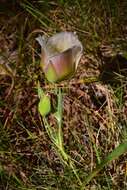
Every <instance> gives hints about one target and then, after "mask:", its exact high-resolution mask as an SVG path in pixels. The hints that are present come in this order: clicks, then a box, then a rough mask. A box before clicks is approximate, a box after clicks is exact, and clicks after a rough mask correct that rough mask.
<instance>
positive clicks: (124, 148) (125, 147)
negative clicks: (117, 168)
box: [81, 141, 127, 190]
mask: <svg viewBox="0 0 127 190" xmlns="http://www.w3.org/2000/svg"><path fill="white" fill-rule="evenodd" d="M125 152H127V141H125V142H123V143H121V144H120V145H119V146H118V147H117V148H115V150H113V151H112V152H111V153H110V154H109V155H108V156H107V158H106V159H105V160H104V161H103V162H102V163H101V164H99V165H98V166H97V168H96V169H95V170H94V171H93V172H91V173H90V174H89V175H88V177H87V178H86V180H85V182H84V183H83V185H82V188H81V189H82V190H83V189H84V188H85V185H86V184H88V183H89V182H90V181H91V180H92V179H93V178H94V177H95V176H96V175H97V174H98V173H99V172H100V171H101V170H102V169H103V168H104V167H105V166H106V165H107V164H108V163H109V162H111V161H113V160H115V159H117V158H118V157H119V156H121V155H122V154H124V153H125Z"/></svg>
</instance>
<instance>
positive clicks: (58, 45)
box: [36, 32, 83, 82]
mask: <svg viewBox="0 0 127 190" xmlns="http://www.w3.org/2000/svg"><path fill="white" fill-rule="evenodd" d="M36 40H37V41H38V42H39V44H40V45H41V67H42V69H43V71H44V73H45V76H46V78H47V79H48V81H50V82H59V81H62V80H65V79H68V78H70V77H72V76H73V75H74V73H75V71H76V69H77V66H78V63H79V60H80V58H81V55H82V52H83V47H82V44H81V42H80V41H79V40H78V38H77V36H76V34H74V33H72V32H60V33H58V34H55V35H54V36H52V37H50V38H48V39H47V38H46V37H44V36H39V37H38V38H36Z"/></svg>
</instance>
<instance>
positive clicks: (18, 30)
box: [0, 0, 127, 190]
mask: <svg viewBox="0 0 127 190" xmlns="http://www.w3.org/2000/svg"><path fill="white" fill-rule="evenodd" d="M126 10H127V3H126V2H124V1H123V2H122V3H121V2H120V1H118V0H117V1H112V2H111V1H106V0H101V1H99V2H98V1H95V2H94V3H93V2H92V3H91V1H90V0H88V1H83V0H81V1H79V0H75V1H74V2H73V5H72V2H71V1H60V0H59V1H36V2H35V1H31V2H28V1H26V0H22V1H20V2H19V1H12V2H10V3H9V2H8V1H7V0H3V1H2V3H1V7H0V189H2V190H5V189H6V190H17V189H27V190H28V189H34V190H35V189H38V190H40V189H47V190H49V189H51V190H53V189H54V190H55V189H58V190H64V189H69V190H72V189H75V190H78V189H81V187H82V186H83V184H85V180H86V177H87V176H88V174H89V173H90V172H93V171H94V169H95V168H96V167H97V166H98V164H100V163H103V160H104V159H105V158H107V156H108V155H109V153H111V152H112V151H113V150H115V148H116V147H118V146H119V145H120V144H121V143H123V142H125V141H126V139H127V103H126V99H127V87H126V71H127V53H126V50H127V45H126V44H127V43H126V41H127V25H126V21H127V17H126ZM66 30H67V31H76V32H77V35H78V37H79V39H80V40H81V42H82V44H83V47H84V52H83V56H82V58H81V60H80V63H79V65H78V68H77V71H76V73H75V75H74V77H73V78H72V79H70V80H67V81H63V82H61V83H59V84H56V85H51V84H49V83H48V81H47V80H46V79H45V76H44V74H43V71H42V70H41V68H40V56H39V55H40V47H39V46H38V44H37V42H36V40H35V38H36V37H37V36H38V34H45V35H47V36H51V35H53V34H55V33H56V32H60V31H66ZM38 81H39V82H40V85H41V88H42V89H43V90H45V91H46V93H48V95H49V96H50V97H51V101H52V110H51V113H50V114H49V115H48V116H47V117H46V118H47V120H48V122H49V124H50V127H51V129H52V130H53V131H56V130H57V127H58V126H57V122H56V119H55V118H54V113H55V111H56V107H57V95H56V94H55V89H56V86H57V88H58V87H59V88H61V89H62V96H63V102H62V103H63V104H62V108H63V114H62V134H63V144H64V149H65V152H66V153H67V154H68V155H69V156H70V158H71V161H73V163H74V165H75V171H76V173H77V174H78V177H79V178H80V180H78V178H77V177H76V175H75V173H74V171H73V169H72V167H70V165H69V164H66V163H65V162H64V160H63V158H62V156H61V154H60V152H59V151H58V149H57V147H55V146H54V144H53V142H52V139H51V138H50V136H49V135H48V133H47V131H46V128H45V124H44V120H43V117H41V116H40V114H39V111H38V102H39V98H38V92H37V84H38ZM123 153H124V154H122V153H121V154H119V153H118V154H119V156H114V157H113V158H112V159H111V162H108V164H105V165H104V166H103V167H102V168H101V170H100V172H97V174H96V175H95V176H94V178H92V179H91V180H90V182H89V183H87V184H86V185H84V188H85V189H90V190H93V189H98V190H103V189H104V190H106V189H109V190H111V189H112V190H115V189H125V190H126V189H127V183H126V176H127V163H126V156H127V154H126V153H125V151H124V152H123ZM115 158H116V159H115ZM79 181H81V183H80V182H79ZM84 188H83V189H84Z"/></svg>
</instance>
